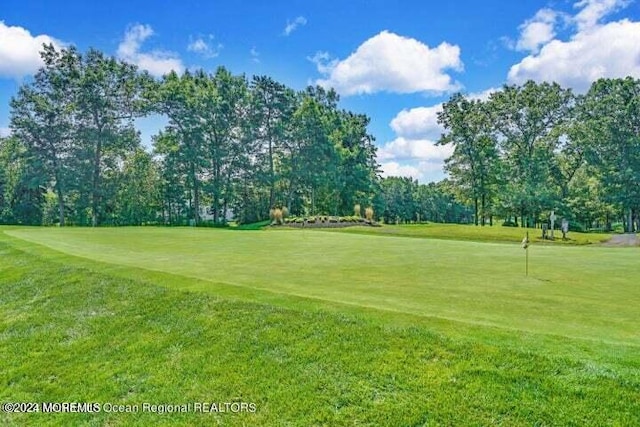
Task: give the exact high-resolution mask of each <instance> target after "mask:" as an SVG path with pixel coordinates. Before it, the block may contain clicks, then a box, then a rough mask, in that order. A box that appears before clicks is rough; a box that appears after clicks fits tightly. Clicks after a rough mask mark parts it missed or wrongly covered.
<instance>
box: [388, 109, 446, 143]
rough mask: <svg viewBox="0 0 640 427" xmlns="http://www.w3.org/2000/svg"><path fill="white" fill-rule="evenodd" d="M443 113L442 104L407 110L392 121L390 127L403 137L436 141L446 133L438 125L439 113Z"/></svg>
mask: <svg viewBox="0 0 640 427" xmlns="http://www.w3.org/2000/svg"><path fill="white" fill-rule="evenodd" d="M441 111H442V104H438V105H434V106H431V107H417V108H411V109H410V110H406V109H405V110H402V111H400V112H399V113H398V114H397V115H396V116H395V117H394V118H393V120H391V123H390V126H391V129H393V131H394V132H395V133H396V134H397V135H398V136H401V137H407V138H428V139H432V140H436V139H438V138H440V135H441V134H442V132H444V128H443V127H442V126H441V125H440V124H438V113H439V112H441Z"/></svg>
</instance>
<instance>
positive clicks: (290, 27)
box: [282, 16, 307, 36]
mask: <svg viewBox="0 0 640 427" xmlns="http://www.w3.org/2000/svg"><path fill="white" fill-rule="evenodd" d="M304 25H307V18H305V17H304V16H298V17H297V18H296V19H294V20H293V21H287V26H286V27H284V31H283V32H282V33H283V34H284V35H285V36H288V35H289V34H291V33H293V32H294V31H295V30H296V29H297V28H298V27H301V26H304Z"/></svg>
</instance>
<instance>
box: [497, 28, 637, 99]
mask: <svg viewBox="0 0 640 427" xmlns="http://www.w3.org/2000/svg"><path fill="white" fill-rule="evenodd" d="M625 76H633V77H640V22H631V21H628V20H622V21H618V22H610V23H608V24H605V25H600V26H597V27H593V28H590V29H589V30H588V31H580V32H578V33H577V34H575V35H574V36H573V37H571V39H570V40H569V41H560V40H553V41H551V42H549V43H547V44H546V45H545V46H544V47H542V49H541V50H540V52H539V53H538V54H535V55H529V56H527V57H526V58H524V59H523V60H522V61H521V62H519V63H518V64H515V65H513V66H512V67H511V69H510V70H509V74H508V80H509V82H510V83H517V84H521V83H523V82H525V81H526V80H529V79H531V80H535V81H555V82H558V83H559V84H561V85H563V86H565V87H572V88H574V89H576V90H577V91H585V90H587V89H588V87H589V86H590V85H591V83H592V82H593V81H595V80H597V79H598V78H601V77H608V78H615V77H625Z"/></svg>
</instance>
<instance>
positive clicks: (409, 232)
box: [336, 222, 611, 245]
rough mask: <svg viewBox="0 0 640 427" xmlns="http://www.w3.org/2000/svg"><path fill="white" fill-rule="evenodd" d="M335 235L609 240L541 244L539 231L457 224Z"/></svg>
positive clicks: (593, 236) (592, 236)
mask: <svg viewBox="0 0 640 427" xmlns="http://www.w3.org/2000/svg"><path fill="white" fill-rule="evenodd" d="M336 231H341V232H346V233H355V234H374V235H382V236H399V237H418V238H433V239H447V240H473V241H477V242H518V241H521V240H522V238H523V237H524V236H525V234H526V233H527V232H529V239H530V240H531V241H532V242H536V243H544V244H554V245H559V244H563V245H589V244H593V243H601V242H603V241H605V240H607V239H609V238H610V237H611V234H608V233H577V232H573V231H571V232H569V233H568V234H567V239H566V240H562V232H561V231H560V230H558V229H556V230H555V232H554V237H555V239H554V240H553V241H550V240H542V230H541V229H535V228H519V227H502V226H500V225H495V226H488V225H487V226H484V227H482V226H474V225H459V224H440V223H435V222H430V223H428V224H407V225H385V226H384V227H350V228H344V229H340V230H336Z"/></svg>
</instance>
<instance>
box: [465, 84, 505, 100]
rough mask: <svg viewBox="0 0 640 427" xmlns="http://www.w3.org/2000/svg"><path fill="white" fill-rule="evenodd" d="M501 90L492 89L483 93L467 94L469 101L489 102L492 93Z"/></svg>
mask: <svg viewBox="0 0 640 427" xmlns="http://www.w3.org/2000/svg"><path fill="white" fill-rule="evenodd" d="M501 90H502V89H501V88H496V87H490V88H489V89H485V90H483V91H481V92H471V93H467V94H465V96H466V97H467V98H468V99H471V100H477V101H487V100H488V99H489V97H490V96H491V94H492V93H495V92H499V91H501Z"/></svg>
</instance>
